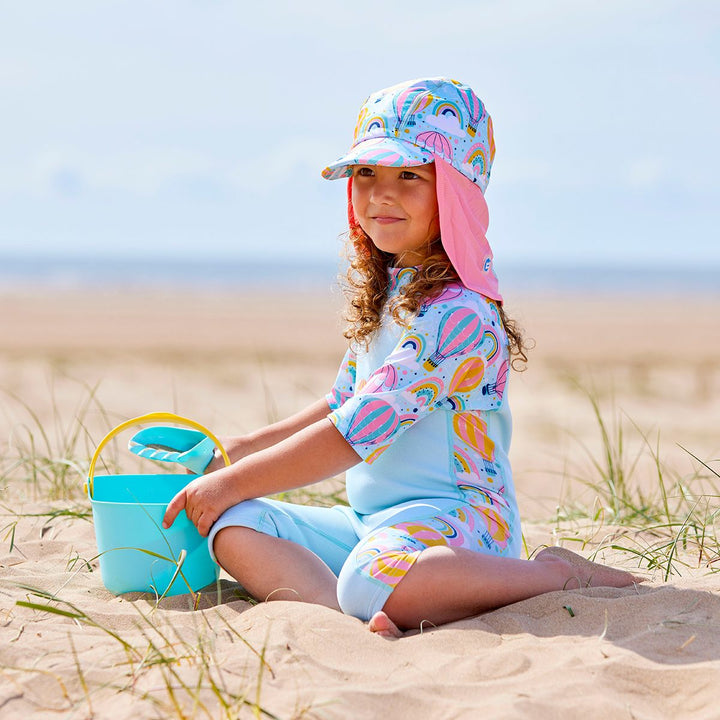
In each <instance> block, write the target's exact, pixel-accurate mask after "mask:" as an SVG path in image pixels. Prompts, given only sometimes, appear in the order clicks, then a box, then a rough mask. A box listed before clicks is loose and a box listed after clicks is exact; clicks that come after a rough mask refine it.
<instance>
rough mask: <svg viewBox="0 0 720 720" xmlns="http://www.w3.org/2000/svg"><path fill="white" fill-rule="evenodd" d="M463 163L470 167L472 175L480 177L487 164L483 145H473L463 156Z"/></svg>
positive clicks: (483, 173)
mask: <svg viewBox="0 0 720 720" xmlns="http://www.w3.org/2000/svg"><path fill="white" fill-rule="evenodd" d="M463 163H464V164H465V165H469V166H470V167H472V169H473V175H474V176H475V177H482V176H483V175H485V171H486V168H487V166H488V162H487V157H486V155H485V146H484V145H482V144H481V143H479V144H477V145H473V146H472V147H471V148H470V150H469V151H468V153H467V155H465V157H464V158H463Z"/></svg>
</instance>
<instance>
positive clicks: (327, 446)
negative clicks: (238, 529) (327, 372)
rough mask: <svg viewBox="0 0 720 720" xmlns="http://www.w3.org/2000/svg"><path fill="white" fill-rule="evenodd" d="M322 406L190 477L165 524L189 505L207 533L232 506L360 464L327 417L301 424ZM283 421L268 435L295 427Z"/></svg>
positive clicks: (191, 516) (199, 526)
mask: <svg viewBox="0 0 720 720" xmlns="http://www.w3.org/2000/svg"><path fill="white" fill-rule="evenodd" d="M323 402H324V403H325V401H323ZM312 408H315V410H314V411H313V410H312ZM325 408H327V403H325ZM317 410H318V406H317V404H315V405H313V406H311V408H308V410H307V411H303V412H301V413H298V415H296V416H293V418H298V420H297V421H295V422H297V423H298V427H299V428H300V429H298V430H297V431H296V432H294V433H292V434H290V435H289V436H285V437H284V439H282V440H280V441H279V442H276V443H275V444H273V445H270V446H269V447H265V448H264V449H262V450H258V451H257V452H253V453H252V454H250V455H246V456H245V457H243V458H241V459H240V460H238V461H237V462H235V463H233V464H232V465H230V466H229V467H225V468H222V469H220V470H217V471H215V472H211V473H209V474H208V475H203V476H202V477H198V478H196V479H195V480H193V481H192V482H190V483H189V484H188V485H187V486H186V487H185V488H183V490H181V491H180V492H179V493H178V494H177V495H176V496H175V497H174V498H173V499H172V501H171V502H170V504H169V505H168V507H167V510H166V512H165V517H164V519H163V527H166V528H167V527H170V525H172V523H173V522H174V521H175V518H176V517H177V515H178V513H179V512H180V511H181V510H185V513H186V514H187V516H188V518H189V519H190V521H191V522H192V523H193V524H194V525H195V527H197V529H198V531H199V532H200V534H201V535H202V536H206V535H207V534H208V532H210V528H211V527H212V524H213V523H214V522H215V521H216V520H217V519H218V517H220V515H221V514H222V513H223V512H224V511H225V510H227V509H228V508H229V507H231V506H232V505H236V504H237V503H239V502H242V501H243V500H250V499H251V498H257V497H262V496H265V495H271V494H273V493H277V492H282V491H285V490H292V489H294V488H299V487H302V486H304V485H310V484H312V483H315V482H318V481H320V480H325V479H326V478H329V477H332V476H333V475H337V474H338V473H341V472H343V471H345V470H347V469H348V468H350V467H352V466H353V465H357V463H359V462H360V460H361V458H360V456H359V455H358V454H357V453H356V452H355V451H354V450H353V449H352V448H351V447H350V445H349V444H348V443H347V441H346V440H345V438H343V436H342V435H341V434H340V433H339V432H338V431H337V430H336V429H335V426H334V425H333V424H332V423H331V422H330V420H328V419H327V418H326V417H324V416H323V417H322V419H320V420H317V421H316V422H313V423H312V424H309V425H305V426H302V421H303V419H308V417H309V416H310V415H311V414H312V412H316V411H317ZM305 412H308V415H305V414H304V413H305ZM325 412H326V413H327V409H326V410H325ZM293 418H290V420H293ZM285 422H289V421H285ZM278 425H279V426H280V428H278V429H277V430H276V431H270V428H272V427H274V426H270V428H268V429H267V430H268V435H267V436H266V437H267V438H269V437H280V436H282V435H283V434H284V433H286V432H288V431H289V430H290V428H291V427H294V426H295V425H294V424H293V423H290V424H289V425H285V424H284V423H278ZM276 433H277V434H276Z"/></svg>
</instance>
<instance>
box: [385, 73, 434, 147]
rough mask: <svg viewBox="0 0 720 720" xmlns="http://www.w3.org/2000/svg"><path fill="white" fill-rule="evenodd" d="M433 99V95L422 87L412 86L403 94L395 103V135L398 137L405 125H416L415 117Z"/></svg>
mask: <svg viewBox="0 0 720 720" xmlns="http://www.w3.org/2000/svg"><path fill="white" fill-rule="evenodd" d="M432 99H433V96H432V94H431V93H430V92H429V91H428V89H427V88H425V87H423V86H422V85H411V86H410V87H409V88H407V89H406V90H404V91H403V92H401V93H400V94H399V95H398V96H397V99H396V100H395V101H394V102H395V114H396V116H397V124H396V126H395V135H398V133H399V132H400V129H401V128H402V127H403V126H404V125H414V124H415V121H414V120H413V115H415V113H418V112H422V111H423V110H424V109H425V108H426V107H427V106H428V105H429V104H430V103H431V102H432Z"/></svg>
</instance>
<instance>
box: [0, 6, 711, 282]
mask: <svg viewBox="0 0 720 720" xmlns="http://www.w3.org/2000/svg"><path fill="white" fill-rule="evenodd" d="M438 8H441V9H442V10H440V9H438ZM425 75H446V76H450V77H454V78H457V79H459V80H462V81H464V82H466V83H468V84H470V85H472V86H473V88H474V89H475V90H476V92H477V93H478V95H479V96H480V97H481V98H482V99H483V101H484V102H485V104H486V106H487V108H488V110H489V112H490V114H491V115H492V116H493V121H494V127H495V134H496V141H497V155H496V159H495V165H494V167H493V174H492V179H491V181H490V186H489V189H488V192H487V199H488V203H489V206H490V233H489V237H490V240H491V243H492V245H493V248H494V251H495V255H496V258H497V259H498V261H499V262H501V263H502V262H529V263H537V262H542V263H548V264H553V263H557V264H566V263H567V264H572V263H576V262H587V263H596V264H610V265H627V264H643V265H703V266H707V265H717V266H718V268H719V269H720V238H719V235H720V233H718V230H717V228H718V226H720V189H719V188H720V186H719V183H718V181H717V173H718V167H720V129H719V128H720V122H718V117H719V116H720V6H719V5H718V3H717V0H685V1H684V2H681V1H677V2H671V1H669V0H648V1H640V0H637V1H634V0H624V1H618V0H597V1H578V0H543V1H542V2H538V1H537V0H518V1H514V0H504V1H503V0H476V1H475V2H472V1H471V0H468V1H467V2H459V1H455V0H445V1H444V2H427V1H426V0H413V1H412V2H406V3H394V2H391V1H388V0H384V1H383V2H379V1H377V0H365V2H363V3H349V2H343V1H341V0H335V1H330V0H313V2H308V3H298V2H289V1H288V0H278V1H276V2H271V3H270V2H269V3H250V2H244V1H243V2H239V1H236V2H231V1H230V0H226V1H223V0H215V1H211V0H202V1H201V0H194V1H191V0H175V1H173V2H169V1H161V0H144V1H143V2H138V1H136V0H124V1H122V2H121V1H107V2H103V1H102V0H92V1H88V2H74V1H73V0H68V1H67V2H62V3H58V2H56V0H37V1H32V0H27V1H24V2H16V1H12V2H11V1H6V0H0V127H2V133H1V134H0V256H2V255H8V254H13V255H17V254H29V253H30V254H38V253H39V254H50V255H60V256H78V255H82V256H86V257H87V256H94V255H99V256H104V257H107V256H122V257H132V256H139V257H148V256H152V257H167V256H174V257H178V258H192V257H198V256H200V257H209V258H215V259H222V258H228V259H241V258H255V259H256V258H270V259H272V258H284V259H291V260H294V259H300V258H310V259H318V260H322V259H333V258H334V257H336V255H337V251H338V246H339V242H338V239H337V238H338V235H339V233H340V232H342V230H343V228H344V208H343V203H344V196H345V189H344V183H343V182H341V181H339V182H333V183H330V182H327V181H325V180H323V179H322V178H321V177H320V171H321V169H322V168H323V167H324V165H325V164H326V163H327V162H329V161H331V160H333V159H335V158H336V157H338V156H339V155H341V154H342V153H343V152H344V151H345V150H346V148H347V146H348V145H349V142H350V139H351V136H352V130H353V126H354V123H355V117H356V113H357V111H358V109H359V107H360V104H361V103H362V101H363V100H364V98H365V97H366V96H367V95H368V94H369V93H370V92H372V91H374V90H377V89H379V88H381V87H384V86H387V85H390V84H394V83H396V82H400V81H402V80H406V79H410V78H414V77H420V76H425Z"/></svg>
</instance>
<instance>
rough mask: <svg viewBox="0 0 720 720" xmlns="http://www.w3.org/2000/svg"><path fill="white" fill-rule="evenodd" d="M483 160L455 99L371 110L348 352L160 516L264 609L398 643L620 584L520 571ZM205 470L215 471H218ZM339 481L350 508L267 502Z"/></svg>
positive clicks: (485, 118) (518, 344) (488, 146)
mask: <svg viewBox="0 0 720 720" xmlns="http://www.w3.org/2000/svg"><path fill="white" fill-rule="evenodd" d="M494 154H495V145H494V141H493V129H492V122H491V120H490V116H489V115H488V114H487V112H486V110H485V107H484V106H483V104H482V102H481V101H480V100H479V99H478V97H477V96H476V95H475V93H474V92H473V91H472V90H471V89H470V88H469V87H468V86H466V85H464V84H462V83H459V82H456V81H454V80H446V79H444V78H429V79H422V80H414V81H411V82H406V83H403V84H400V85H395V86H394V87H390V88H387V89H385V90H381V91H379V92H377V93H375V94H373V95H371V96H370V97H369V98H368V99H367V100H366V102H365V103H364V105H363V106H362V108H361V110H360V115H359V118H358V122H357V126H356V128H355V138H354V142H353V145H352V148H351V150H350V151H349V152H348V153H347V154H346V155H344V156H343V157H342V158H340V159H339V160H337V161H336V162H334V163H332V164H331V165H330V166H329V167H327V168H326V169H325V170H324V171H323V176H324V177H325V178H327V179H330V180H334V179H338V178H342V177H347V178H349V179H348V217H349V226H350V232H349V243H350V246H351V247H350V249H351V260H350V268H349V271H348V286H349V302H348V312H347V320H348V323H349V324H348V329H347V331H346V337H347V338H348V339H349V340H350V348H349V349H348V351H347V353H346V355H345V358H344V360H343V362H342V365H341V367H340V371H339V374H338V377H337V380H336V382H335V385H334V387H333V389H332V392H331V393H329V394H328V396H327V397H326V398H323V399H321V400H319V401H317V402H316V403H314V404H312V405H311V406H310V407H308V408H306V409H305V410H303V411H301V412H299V413H298V414H296V415H294V416H292V417H290V418H289V419H287V420H284V421H282V422H279V423H275V424H273V425H270V426H268V427H266V428H263V429H262V430H259V431H257V432H255V433H252V434H250V435H247V436H242V437H237V438H233V439H231V440H230V441H229V442H228V447H227V450H228V452H229V455H230V458H231V459H232V461H233V464H232V465H230V466H229V467H226V468H220V466H219V463H213V464H212V465H211V466H210V469H211V470H212V471H211V472H209V473H208V474H206V475H203V476H201V477H198V478H196V479H195V480H193V481H192V482H190V483H189V484H188V485H187V487H186V488H185V489H184V490H183V491H182V492H180V493H179V494H178V495H177V496H176V497H175V498H174V499H173V500H172V502H171V503H170V505H169V506H168V509H167V513H166V516H165V526H166V527H167V526H169V525H170V524H172V522H173V521H174V519H175V517H176V516H177V514H178V513H179V512H180V511H181V510H183V509H184V510H185V512H186V513H187V516H188V517H189V518H190V520H191V521H192V522H193V523H194V524H195V525H196V527H197V528H198V530H199V532H200V533H201V534H202V535H208V542H209V543H210V548H211V552H212V553H213V554H214V556H215V558H216V559H217V561H218V563H219V564H220V565H221V566H222V567H223V568H225V570H226V571H227V572H228V573H230V574H231V575H232V576H233V577H234V578H236V579H237V580H238V581H239V582H240V583H242V585H243V586H244V587H245V588H246V589H247V590H248V591H249V592H250V593H251V594H252V595H253V596H254V597H256V598H258V599H260V600H280V599H282V600H302V601H305V602H312V603H320V604H323V605H327V606H328V607H332V608H336V609H339V610H342V611H343V612H345V613H348V614H351V615H354V616H356V617H358V618H360V619H362V620H365V621H369V627H370V629H371V630H372V631H374V632H379V633H381V634H383V635H398V634H399V633H400V630H401V629H409V628H417V627H419V625H420V623H421V622H423V621H429V622H431V623H434V624H439V623H446V622H450V621H453V620H457V619H460V618H464V617H468V616H471V615H476V614H478V613H480V612H483V611H485V610H489V609H492V608H496V607H499V606H502V605H506V604H509V603H513V602H517V601H519V600H523V599H526V598H529V597H533V596H535V595H538V594H540V593H544V592H548V591H552V590H560V589H563V588H567V587H578V586H586V585H610V586H614V587H622V586H626V585H629V584H631V583H632V582H633V581H634V578H633V577H632V576H631V575H630V574H628V573H625V572H622V571H620V570H614V569H611V568H606V567H603V566H600V565H595V564H593V563H590V562H589V561H586V560H584V559H583V558H581V557H580V556H577V555H574V554H573V553H571V552H569V551H567V550H562V549H561V548H548V549H546V550H543V551H541V552H540V553H538V554H537V555H536V556H535V558H534V559H533V560H521V559H519V554H520V544H521V530H520V517H519V514H518V509H517V505H516V500H515V491H514V488H513V481H512V475H511V471H510V465H509V461H508V451H509V446H510V435H511V419H510V410H509V407H508V401H507V392H506V384H507V376H508V370H509V366H510V360H511V355H515V357H516V358H519V359H522V360H525V359H526V357H525V352H524V348H523V339H522V335H521V334H520V332H519V331H518V330H517V329H516V327H515V326H514V324H513V323H512V322H511V321H509V319H508V318H507V317H506V316H505V313H504V310H503V306H502V297H501V295H500V293H499V291H498V282H497V278H496V275H495V272H494V270H493V266H492V253H491V250H490V247H489V245H488V242H487V240H486V237H485V233H486V230H487V225H488V211H487V205H486V203H485V198H484V194H483V193H484V191H485V188H486V187H487V183H488V180H489V177H490V167H491V164H492V160H493V157H494ZM217 468H219V469H217ZM343 471H346V487H347V497H348V501H349V507H345V506H336V507H332V508H321V507H308V506H300V505H294V504H290V503H284V502H279V501H276V500H272V499H267V498H266V497H265V496H267V495H270V494H273V493H278V492H281V491H286V490H290V489H292V488H298V487H301V486H304V485H309V484H311V483H315V482H317V481H319V480H323V479H325V478H329V477H332V476H334V475H336V474H338V473H341V472H343Z"/></svg>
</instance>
